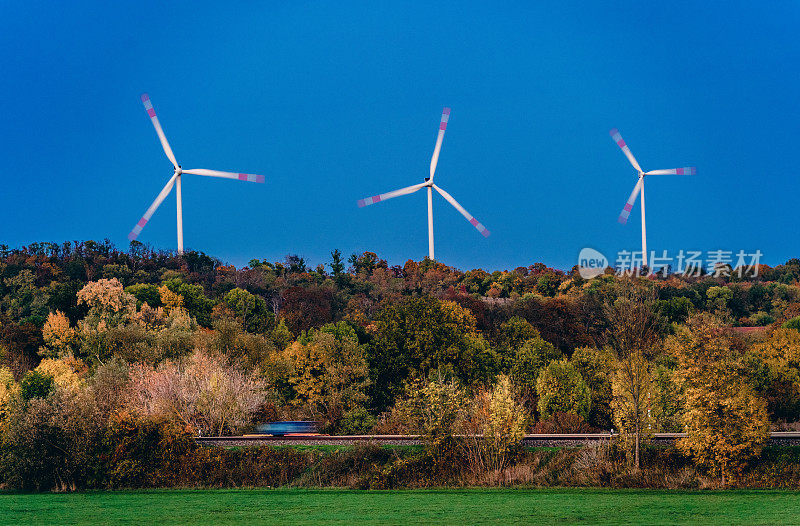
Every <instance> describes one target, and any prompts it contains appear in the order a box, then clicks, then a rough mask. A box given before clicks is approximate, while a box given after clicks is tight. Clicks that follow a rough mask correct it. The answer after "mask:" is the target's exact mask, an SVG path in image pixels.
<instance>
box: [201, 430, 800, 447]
mask: <svg viewBox="0 0 800 526" xmlns="http://www.w3.org/2000/svg"><path fill="white" fill-rule="evenodd" d="M617 436H618V435H617V434H616V433H614V434H611V433H563V434H538V435H525V436H524V437H523V439H522V443H523V444H524V445H526V446H534V447H535V446H541V447H548V446H561V447H573V446H584V445H593V444H599V443H602V442H606V441H609V440H611V439H612V438H615V437H617ZM684 436H686V434H685V433H654V434H652V435H651V436H650V438H649V440H650V441H651V442H655V443H661V444H669V443H671V442H673V441H675V440H676V439H678V438H682V437H684ZM195 441H196V442H197V443H198V444H201V445H204V446H218V447H232V446H262V445H268V446H289V445H294V446H315V445H316V446H348V445H354V444H366V443H372V444H378V445H382V446H387V445H394V446H414V445H419V444H421V443H422V441H421V439H420V436H419V435H349V436H334V435H286V436H272V435H243V436H219V437H196V438H195ZM770 443H771V444H772V445H800V432H796V431H776V432H773V433H771V436H770Z"/></svg>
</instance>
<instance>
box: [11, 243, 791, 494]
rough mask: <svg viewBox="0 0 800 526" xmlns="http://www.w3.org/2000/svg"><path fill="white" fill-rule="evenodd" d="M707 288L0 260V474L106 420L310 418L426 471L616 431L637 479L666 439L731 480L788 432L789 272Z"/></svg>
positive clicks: (704, 278) (49, 253)
mask: <svg viewBox="0 0 800 526" xmlns="http://www.w3.org/2000/svg"><path fill="white" fill-rule="evenodd" d="M718 274H720V275H700V276H696V277H683V276H679V275H655V276H649V277H646V278H627V277H618V276H616V275H614V273H613V272H612V271H610V270H609V271H608V272H607V273H606V274H604V275H601V276H599V277H596V278H593V279H591V280H584V279H582V278H581V277H580V275H579V274H578V272H577V269H576V268H573V269H571V270H570V271H568V272H564V271H560V270H556V269H552V268H548V267H546V266H545V265H542V264H534V265H531V266H529V267H519V268H517V269H514V270H511V271H495V272H491V273H490V272H487V271H484V270H480V269H475V270H469V271H462V270H459V269H455V268H452V267H448V266H446V265H444V264H442V263H439V262H435V261H430V260H427V259H425V260H423V261H419V262H416V261H408V262H406V263H405V265H403V266H389V265H388V264H387V262H386V261H384V260H382V259H380V258H379V257H378V256H377V255H376V254H374V253H370V252H365V253H363V254H353V255H351V256H350V257H349V258H347V260H345V258H344V257H343V256H342V254H341V253H340V252H339V251H338V250H334V251H333V252H332V253H331V260H330V262H329V263H328V264H327V265H318V266H316V267H315V268H313V269H312V268H310V267H309V265H308V264H307V263H306V262H305V260H304V259H303V258H301V257H298V256H287V257H286V258H285V260H284V261H282V262H268V261H265V260H255V259H254V260H252V261H250V263H249V264H248V265H247V266H246V267H244V268H240V269H237V268H235V267H233V266H230V265H224V264H222V263H221V262H220V261H219V260H217V259H215V258H212V257H209V256H207V255H205V254H202V253H196V252H187V253H186V254H184V255H182V256H178V255H176V254H174V253H170V252H163V251H153V250H151V249H149V248H148V247H145V246H144V245H142V244H140V243H137V242H133V243H131V246H130V247H129V249H128V250H127V251H125V252H123V251H119V250H117V249H116V248H115V247H114V246H113V245H112V244H110V243H109V242H103V243H97V242H92V241H88V242H82V243H78V242H70V243H63V244H54V243H40V244H34V245H31V246H28V247H23V248H20V249H14V250H10V249H8V248H7V247H5V246H0V278H2V279H0V433H2V442H0V470H4V471H5V474H4V475H3V476H4V477H5V479H6V480H23V479H25V476H24V474H25V473H28V474H30V473H39V472H44V473H47V477H50V479H48V480H50V482H49V483H47V484H44V486H48V484H49V486H50V487H52V486H54V485H57V484H58V483H57V482H53V481H55V480H62V481H65V480H73V479H75V478H76V477H78V475H77V474H76V473H78V472H79V471H80V468H79V466H81V465H82V463H81V458H83V457H85V456H86V455H88V454H89V453H88V452H89V451H97V449H92V448H98V447H100V445H102V444H103V443H107V441H108V440H110V438H109V436H110V435H109V433H111V432H112V431H114V432H118V431H119V429H120V427H122V428H126V429H127V427H126V426H133V427H134V428H136V426H141V428H142V429H148V426H151V427H150V428H152V426H153V425H155V424H154V423H159V422H161V423H168V424H169V425H170V426H173V427H174V428H176V429H181V430H182V431H183V432H186V433H189V434H193V435H220V434H235V433H243V432H248V431H252V429H253V427H254V425H256V424H257V423H260V422H265V421H271V420H282V419H292V420H297V419H313V420H317V421H319V422H320V423H321V426H322V430H323V431H324V432H328V433H342V434H354V433H372V432H378V433H395V432H409V433H421V434H423V435H424V436H426V437H428V443H429V444H430V448H429V450H428V451H429V453H428V456H429V459H430V461H431V462H434V463H436V462H443V461H444V460H443V459H446V458H447V455H448V453H447V452H448V451H451V449H452V441H451V439H452V437H453V436H456V435H459V434H465V433H466V434H473V433H478V434H482V435H485V436H486V437H487V440H486V441H483V442H480V444H478V443H474V444H467V445H465V446H464V447H466V448H467V450H468V451H469V452H470V454H469V458H470V459H471V460H470V462H473V463H475V464H476V465H478V464H479V465H481V466H484V467H485V468H486V469H489V467H491V469H501V468H502V467H504V466H506V465H507V464H508V462H510V461H511V460H510V459H512V458H513V457H514V454H515V453H514V452H515V451H516V449H515V448H516V447H517V445H518V441H519V438H520V437H521V436H522V434H523V433H525V432H578V431H594V430H609V429H615V430H618V431H620V432H621V433H622V437H623V446H624V448H625V449H626V450H627V451H629V455H628V456H629V460H630V462H631V464H632V465H634V466H636V467H637V468H638V466H639V465H640V462H641V459H640V449H641V444H642V443H644V442H646V441H647V437H648V435H650V434H652V433H654V432H662V431H686V432H688V434H689V436H688V437H687V438H686V439H685V440H683V441H682V442H681V444H680V447H681V450H682V451H683V452H684V454H685V455H687V456H688V457H690V458H692V459H693V460H694V461H695V462H696V463H697V464H698V466H701V467H702V468H703V469H706V470H708V472H709V473H711V474H714V476H718V477H721V478H723V479H726V478H727V479H732V478H735V477H737V476H738V475H740V474H741V473H742V472H743V470H745V469H746V467H747V462H748V461H749V460H750V459H752V458H754V457H755V456H757V455H758V454H759V453H760V451H761V448H762V447H763V445H764V443H765V441H766V439H767V436H768V432H769V430H770V428H775V429H777V428H779V427H781V426H783V427H784V428H791V426H792V424H793V423H794V422H796V421H798V420H800V359H798V356H800V330H799V329H800V286H799V285H798V278H800V261H799V260H790V261H789V262H787V263H786V264H785V265H780V266H777V267H775V268H769V267H767V266H765V265H762V266H760V267H759V272H758V277H757V278H756V279H751V280H743V279H741V278H736V273H727V274H728V275H727V276H726V275H725V274H726V273H724V272H722V273H718ZM164 425H166V424H164ZM40 450H48V451H52V454H53V457H52V458H50V457H46V458H42V455H40V454H38V453H37V451H40ZM59 451H60V452H61V453H59ZM56 457H57V458H60V460H58V461H56V460H53V458H56ZM48 458H49V460H48ZM48 466H49V467H48ZM69 466H72V468H69ZM48 469H49V471H48ZM58 470H62V471H64V470H66V471H65V472H63V473H58ZM70 470H72V471H70ZM42 476H44V475H42ZM15 477H16V478H15ZM37 477H40V476H39V475H37ZM40 478H41V477H40ZM37 480H38V479H37Z"/></svg>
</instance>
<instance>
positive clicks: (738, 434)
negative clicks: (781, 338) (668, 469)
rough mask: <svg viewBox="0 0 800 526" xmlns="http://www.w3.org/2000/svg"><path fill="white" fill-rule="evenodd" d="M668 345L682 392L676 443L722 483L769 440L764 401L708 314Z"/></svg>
mask: <svg viewBox="0 0 800 526" xmlns="http://www.w3.org/2000/svg"><path fill="white" fill-rule="evenodd" d="M667 345H668V348H669V350H670V351H671V352H672V353H673V354H674V355H675V357H676V358H677V359H678V370H677V377H678V378H679V381H681V382H682V384H683V387H684V389H685V393H686V409H685V413H684V426H685V429H686V433H687V436H686V438H684V439H682V440H681V441H680V442H679V447H680V448H681V449H682V450H683V451H684V452H686V453H687V454H690V455H692V456H693V457H694V458H695V460H696V461H697V463H698V464H699V465H701V466H703V467H706V468H707V469H708V470H709V471H710V472H711V473H712V474H714V475H716V476H720V477H721V479H722V484H723V485H725V484H726V483H727V481H730V480H731V479H735V477H736V476H737V475H739V474H740V473H741V471H742V469H743V468H744V467H745V466H746V464H747V462H748V461H749V460H750V459H751V458H753V457H754V456H756V455H758V454H759V453H760V452H761V448H762V447H763V445H764V443H765V442H766V441H767V439H768V438H769V420H768V418H767V408H766V403H765V402H764V400H762V399H761V398H759V397H758V396H756V393H755V392H754V391H753V388H752V387H751V386H750V385H748V383H747V381H746V375H747V371H746V368H745V364H744V362H743V351H742V349H741V348H740V346H737V345H736V344H735V342H734V340H733V338H732V337H731V336H730V335H729V333H728V332H727V329H725V328H724V327H722V326H721V325H720V323H719V322H718V321H717V320H716V319H715V318H713V317H711V316H710V315H708V314H700V315H697V316H695V317H693V318H690V320H689V321H688V322H687V325H686V326H685V327H682V328H680V329H679V330H678V332H677V333H676V335H675V336H674V337H672V338H670V340H669V341H668V343H667Z"/></svg>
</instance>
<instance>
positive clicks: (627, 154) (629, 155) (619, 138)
mask: <svg viewBox="0 0 800 526" xmlns="http://www.w3.org/2000/svg"><path fill="white" fill-rule="evenodd" d="M609 134H611V138H612V139H614V142H615V143H617V146H619V147H620V149H621V150H622V153H624V154H625V157H627V158H628V160H629V161H630V162H631V164H632V165H633V167H634V168H636V171H637V172H641V171H642V168H641V167H640V166H639V163H638V162H636V158H635V157H634V156H633V154H632V153H631V149H630V148H628V145H627V144H625V141H624V140H622V135H620V134H619V130H617V129H616V128H614V129H612V130H611V131H610V132H609Z"/></svg>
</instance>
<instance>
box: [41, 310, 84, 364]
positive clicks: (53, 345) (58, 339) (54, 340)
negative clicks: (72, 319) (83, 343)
mask: <svg viewBox="0 0 800 526" xmlns="http://www.w3.org/2000/svg"><path fill="white" fill-rule="evenodd" d="M42 337H43V338H44V343H45V349H43V351H44V353H42V354H44V355H45V356H48V357H55V356H60V355H62V354H65V353H67V352H69V351H70V350H71V349H72V346H73V345H74V344H75V343H76V342H77V340H78V333H77V332H76V331H75V329H73V328H72V327H70V325H69V318H67V316H66V315H65V314H64V313H63V312H61V311H60V310H57V311H55V312H51V313H50V314H49V315H48V316H47V321H46V322H45V323H44V326H43V327H42Z"/></svg>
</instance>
